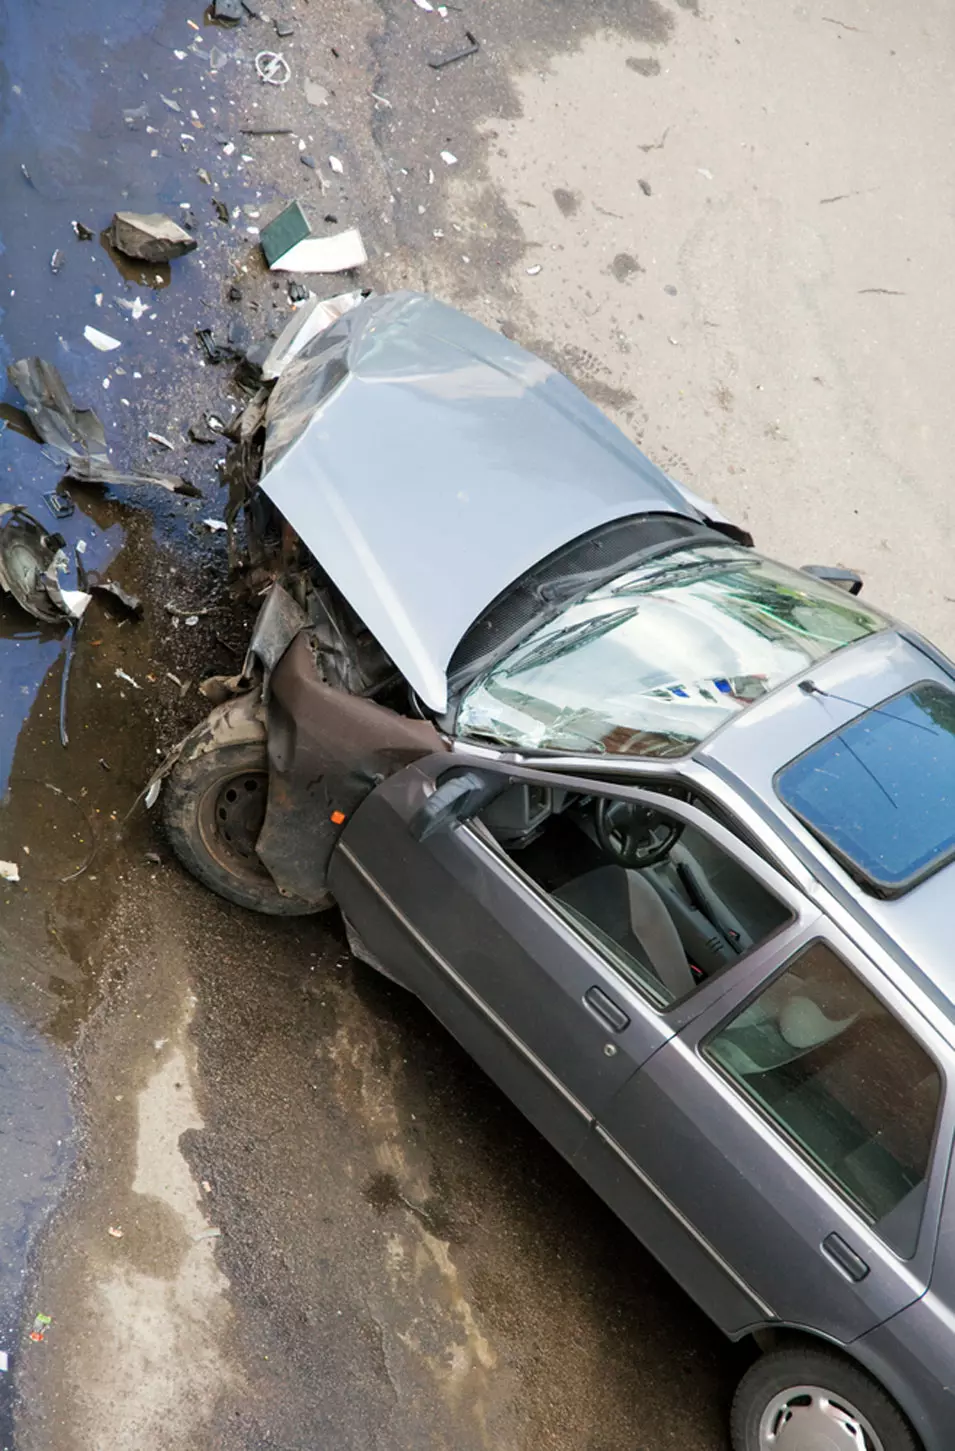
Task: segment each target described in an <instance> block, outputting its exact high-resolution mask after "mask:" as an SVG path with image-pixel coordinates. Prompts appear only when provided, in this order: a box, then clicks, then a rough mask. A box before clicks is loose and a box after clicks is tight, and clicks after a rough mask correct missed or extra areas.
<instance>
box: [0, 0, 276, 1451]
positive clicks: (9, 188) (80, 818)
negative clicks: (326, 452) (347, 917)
mask: <svg viewBox="0 0 955 1451" xmlns="http://www.w3.org/2000/svg"><path fill="white" fill-rule="evenodd" d="M188 14H189V10H188V7H187V6H186V5H184V4H182V3H180V0H175V3H173V0H170V3H168V4H166V5H165V6H160V7H146V6H143V5H142V4H141V3H139V0H115V3H112V4H111V5H110V6H109V9H108V15H107V14H106V13H105V12H104V11H103V9H102V7H101V6H98V5H95V4H93V3H92V0H44V3H42V4H41V3H40V0H0V195H2V197H3V208H2V213H0V369H3V370H5V369H6V367H7V365H8V364H10V363H11V362H13V361H14V360H16V359H19V358H23V357H34V356H38V357H42V358H45V359H47V360H48V361H50V362H51V363H53V364H54V365H55V366H56V367H57V368H58V369H59V370H60V372H61V373H62V375H63V378H64V380H65V382H66V385H67V387H68V388H69V390H70V393H71V396H72V397H74V398H75V399H76V401H77V403H78V404H80V405H85V406H92V407H94V408H95V410H96V412H97V413H98V414H99V416H100V417H101V418H102V420H103V423H104V425H105V429H106V434H107V438H108V439H109V440H110V441H111V443H112V445H113V450H114V455H115V456H114V462H115V464H116V465H117V466H119V467H125V466H128V465H129V464H130V463H140V464H146V465H148V464H150V463H152V462H154V459H153V454H154V449H153V446H152V445H150V444H149V443H148V441H147V437H146V435H147V433H148V432H149V431H150V430H153V431H158V432H162V433H163V434H166V435H171V437H172V439H173V440H174V441H175V445H176V451H175V457H174V459H173V456H172V455H165V456H164V458H163V460H162V466H163V467H165V466H167V464H166V458H169V459H170V460H172V462H171V463H170V465H169V466H170V467H174V468H175V470H176V471H177V472H183V473H187V474H188V475H189V476H190V477H191V478H192V479H193V480H194V481H195V482H197V483H198V484H199V485H200V487H201V488H202V490H203V492H204V494H205V496H206V497H205V499H204V500H201V501H199V502H197V503H195V504H187V503H186V502H185V501H181V500H178V499H177V500H171V499H169V498H167V497H166V496H162V497H158V498H157V497H154V496H152V495H149V496H147V495H146V493H145V492H144V491H143V490H140V491H132V490H129V489H126V490H104V489H102V488H92V487H89V488H87V487H81V486H77V485H73V484H71V485H69V493H70V495H71V496H72V499H73V502H74V504H75V511H74V512H73V513H72V515H71V516H70V517H68V518H65V519H62V520H60V519H54V517H53V514H52V512H51V509H50V506H49V505H48V504H47V503H46V502H45V501H44V498H43V496H44V495H45V494H47V493H48V492H50V491H52V490H54V489H56V487H57V485H58V483H59V481H60V479H61V477H62V474H63V466H62V463H61V462H59V461H57V459H56V458H54V457H52V456H50V455H49V454H48V452H47V451H46V450H44V449H42V448H41V447H40V446H38V444H37V442H36V441H35V439H31V438H30V437H29V436H24V431H23V425H22V420H21V415H18V414H16V413H11V408H10V407H6V408H5V409H4V415H5V416H4V418H3V420H2V421H0V501H9V502H12V503H15V504H19V505H22V506H24V507H25V508H26V509H28V510H29V512H30V513H31V514H33V515H35V516H36V517H37V518H38V519H39V520H40V521H41V522H42V523H43V526H44V528H46V529H48V530H50V531H51V532H52V531H54V530H56V531H58V532H60V533H61V534H62V535H63V537H64V539H65V541H66V547H67V552H68V556H69V558H70V560H71V561H73V560H75V558H76V557H77V549H78V548H79V550H81V551H83V553H82V562H83V564H84V566H85V568H86V569H87V570H88V571H89V573H90V575H91V577H92V578H93V579H94V580H95V579H96V578H98V577H99V578H101V577H103V576H104V575H105V573H106V572H107V570H108V572H109V576H110V578H112V579H115V580H117V581H119V582H120V583H121V584H123V585H124V586H126V587H127V588H129V589H131V590H133V591H135V592H141V591H145V593H146V595H147V598H148V601H149V606H150V607H149V608H148V609H147V612H146V619H145V620H144V621H142V622H131V621H129V620H126V619H124V618H123V616H122V614H121V613H120V612H119V611H118V610H117V609H116V608H115V607H114V606H113V604H112V602H111V601H105V602H104V601H101V600H99V599H97V600H94V601H93V603H91V604H90V606H89V608H88V610H87V612H86V614H85V616H84V618H83V620H82V622H81V625H80V627H79V629H78V630H77V632H76V635H75V654H74V658H73V661H72V668H71V673H70V678H69V689H68V693H67V701H66V705H67V715H66V720H67V726H68V731H69V736H70V744H69V746H68V747H67V748H64V747H63V745H62V744H61V742H60V732H59V718H60V688H61V682H62V672H63V668H64V661H65V647H66V642H67V636H68V634H69V631H68V630H66V629H58V628H53V627H48V626H44V625H40V624H38V622H37V621H36V620H35V619H33V618H31V617H30V616H29V615H28V614H27V613H25V612H24V611H22V610H21V609H20V608H19V607H18V606H17V605H15V604H14V603H13V602H12V601H11V600H10V599H9V598H7V597H2V598H0V859H3V860H4V861H9V862H13V863H15V864H16V866H17V868H18V870H19V875H20V881H19V882H18V883H12V882H0V1113H2V1118H3V1123H4V1134H3V1137H2V1155H3V1159H2V1168H3V1174H2V1187H0V1249H2V1268H0V1349H5V1350H7V1351H8V1352H9V1353H10V1358H11V1370H12V1371H15V1370H16V1363H17V1357H18V1352H19V1349H20V1344H21V1340H20V1335H19V1333H18V1331H17V1322H18V1318H19V1316H20V1314H21V1312H22V1311H23V1307H22V1306H21V1305H20V1304H19V1303H18V1295H19V1293H20V1290H21V1287H22V1284H23V1280H24V1275H25V1273H26V1270H27V1265H28V1261H29V1254H30V1245H31V1241H32V1239H33V1237H34V1235H35V1234H36V1232H37V1230H38V1229H39V1227H40V1225H41V1224H42V1223H43V1221H44V1219H45V1217H46V1216H47V1214H48V1213H49V1211H50V1209H51V1207H52V1206H53V1204H54V1203H55V1201H56V1198H57V1196H58V1194H59V1193H60V1192H61V1191H62V1189H63V1187H64V1185H65V1182H66V1178H67V1171H68V1166H69V1162H70V1153H71V1150H70V1147H69V1145H70V1143H71V1142H72V1139H73V1135H74V1129H75V1126H74V1124H73V1122H72V1119H71V1113H70V1106H69V1077H68V1065H67V1058H66V1055H65V1052H64V1049H66V1048H68V1047H69V1046H71V1045H72V1044H73V1042H74V1040H75V1038H76V1034H77V1031H78V1029H79V1028H80V1027H81V1026H82V1024H83V1022H84V1021H85V1020H86V1018H87V1017H88V1015H89V1013H90V1011H91V1010H92V1008H93V1007H94V1006H95V1004H96V1001H97V997H98V994H99V992H100V991H101V983H100V963H99V961H98V948H99V944H100V942H101V939H102V934H103V931H104V928H105V925H106V923H107V922H108V919H109V915H110V912H111V910H112V908H113V906H114V904H115V902H116V900H117V897H118V895H119V894H120V893H121V892H122V891H123V890H124V882H123V876H124V870H125V867H126V864H127V860H128V856H127V854H128V851H129V850H130V848H129V846H127V845H126V844H124V843H122V842H121V841H120V828H121V824H122V822H123V819H124V817H125V815H126V813H127V812H128V810H129V808H130V806H131V804H132V802H133V801H134V800H135V798H136V796H137V794H138V792H139V790H140V788H141V786H142V783H143V780H144V778H145V776H146V775H148V771H149V769H150V766H151V763H152V762H154V761H155V750H156V737H157V729H158V727H157V720H158V721H160V722H161V721H162V720H163V718H164V715H165V716H170V715H172V716H174V715H175V713H176V710H177V708H178V702H179V696H180V693H181V683H180V684H176V683H173V682H172V681H170V680H167V679H166V673H165V671H164V670H162V669H161V667H160V666H159V665H158V663H157V661H156V658H155V655H156V653H157V652H158V651H159V645H160V642H159V640H158V638H157V636H158V634H159V633H160V632H161V631H165V632H166V634H167V635H168V634H169V631H170V629H171V628H172V626H173V624H174V622H173V621H171V620H170V619H169V618H168V617H167V616H165V615H164V614H163V611H162V600H163V597H164V594H167V593H172V592H175V593H176V594H177V595H178V597H179V598H183V597H188V596H189V591H190V588H191V586H192V581H191V580H190V579H189V578H188V577H185V578H184V577H183V576H182V575H181V574H180V575H179V576H176V577H174V578H170V571H174V570H175V568H176V566H175V565H174V564H173V562H172V559H171V557H170V556H169V555H168V554H167V553H166V552H165V548H164V546H165V544H166V543H168V542H170V541H171V542H173V543H175V542H177V541H178V542H179V543H181V542H182V541H183V540H184V539H190V538H192V535H193V531H194V529H195V523H194V521H195V520H196V519H197V517H201V513H208V512H210V508H209V505H210V504H213V507H214V501H215V499H216V496H217V494H218V492H219V489H220V483H219V478H218V475H217V473H216V459H217V456H218V455H219V454H221V452H222V450H204V451H203V450H199V449H196V448H194V447H192V446H191V445H190V444H189V443H188V440H187V427H188V423H189V421H191V420H192V419H194V418H195V417H196V410H197V408H199V409H201V408H202V407H203V406H205V407H214V408H215V409H216V411H217V412H218V413H219V414H220V416H223V417H225V418H228V417H229V416H230V413H231V412H232V411H234V398H235V395H234V394H233V392H232V390H231V388H230V385H229V382H228V379H226V378H225V377H223V378H221V379H220V377H219V376H218V375H216V374H215V373H214V371H213V370H212V369H209V368H206V367H204V365H203V363H202V361H201V359H200V358H199V357H198V356H197V350H196V344H195V338H194V329H195V327H196V326H197V325H211V324H212V323H213V322H214V321H216V320H217V319H218V318H219V317H220V316H221V312H222V300H223V294H224V289H225V286H227V285H228V283H229V282H231V281H232V280H233V279H234V276H235V273H234V270H233V269H232V268H228V267H227V265H226V253H225V248H226V246H227V244H228V241H229V238H230V232H231V231H232V228H231V227H230V228H224V227H222V225H221V223H220V222H219V220H218V217H217V215H216V213H215V211H214V210H213V208H212V206H211V205H210V188H209V187H208V186H206V185H204V184H203V182H202V181H201V180H200V179H199V177H198V175H197V168H198V167H199V166H203V167H204V168H206V169H207V171H208V172H209V173H211V174H212V175H213V176H214V177H215V185H214V187H213V188H212V190H213V191H214V193H215V194H216V195H221V194H224V195H226V196H227V197H228V200H229V202H230V204H239V203H245V204H249V205H251V204H252V199H253V198H254V197H255V195H256V194H255V192H254V189H253V188H252V185H251V181H250V180H249V178H248V177H247V175H245V172H244V166H243V164H242V163H241V162H240V158H239V155H236V156H235V158H234V161H230V162H229V164H228V165H226V164H224V153H223V151H222V148H221V146H220V144H219V143H217V142H216V141H215V139H214V134H213V132H214V129H215V125H216V120H217V118H218V122H219V123H220V124H221V125H222V126H223V127H224V128H227V129H228V128H230V127H231V126H233V125H234V121H235V118H234V116H233V114H232V109H231V101H230V94H231V92H230V89H229V77H228V75H226V76H225V77H224V78H223V77H220V76H219V74H218V72H214V71H212V69H211V67H210V64H209V61H208V57H207V56H205V55H204V54H203V53H202V47H201V46H198V45H197V46H194V47H193V49H192V50H183V51H181V52H180V55H179V56H177V55H176V54H175V53H174V45H176V44H178V43H180V42H179V39H178V38H179V37H181V36H182V34H183V32H184V31H185V33H186V34H187V35H188V34H189V32H188V31H187V30H186V27H185V20H186V18H187V16H188ZM174 34H175V35H176V36H177V41H176V42H173V41H172V40H171V38H170V37H172V36H173V35H174ZM217 34H218V32H217ZM187 44H188V42H187ZM219 46H220V48H222V49H224V50H226V51H228V50H229V45H228V42H227V41H226V40H225V38H224V37H223V38H222V39H220V41H219ZM207 49H208V47H207ZM180 57H181V58H180ZM161 94H165V95H166V96H169V97H170V98H177V104H178V105H179V106H180V113H179V114H175V113H173V112H171V111H170V110H169V109H168V108H167V107H166V106H165V105H164V104H163V103H162V101H161V99H160V97H161ZM199 107H201V110H202V115H203V116H205V118H206V121H205V122H203V121H202V119H201V117H200V116H199V110H198V108H199ZM131 111H132V112H139V114H138V115H134V116H132V117H128V116H127V115H126V114H124V113H126V112H131ZM134 209H139V210H143V211H162V212H166V213H168V214H170V215H172V216H174V217H175V218H176V219H177V220H180V221H181V220H183V219H185V221H186V222H187V223H188V224H189V225H190V226H194V227H195V230H196V235H197V236H198V237H199V238H200V250H199V253H198V254H197V255H195V256H191V257H188V258H184V259H181V260H180V261H179V262H177V263H176V264H175V265H174V266H173V267H172V268H170V267H169V266H162V265H161V266H153V265H149V266H143V265H142V264H138V263H130V262H129V261H128V259H123V258H121V257H120V256H119V255H118V254H116V253H114V252H113V251H112V250H111V249H109V248H107V247H106V246H105V245H100V244H99V242H98V240H97V238H98V237H99V235H100V233H101V231H102V229H103V228H105V227H106V225H107V224H108V222H109V220H110V217H111V216H112V214H113V212H114V211H116V210H134ZM74 223H78V224H79V226H78V227H75V226H74ZM214 229H216V230H214ZM90 234H91V235H90ZM248 240H249V248H250V250H251V248H252V247H253V245H254V244H253V242H252V239H251V238H249V239H248ZM54 251H56V252H57V253H58V254H59V255H58V257H57V264H56V267H55V269H54V268H53V267H51V260H52V257H53V253H54ZM137 298H139V299H140V303H141V305H137V304H136V302H135V300H136V299H137ZM87 325H91V326H93V327H95V328H97V329H99V330H100V331H102V332H105V333H107V334H108V335H110V336H113V337H116V338H117V339H119V341H120V344H121V346H120V347H119V348H118V349H116V350H115V351H112V352H109V353H106V354H104V353H101V352H99V351H97V350H95V349H94V348H93V347H91V346H90V344H89V343H88V342H87V341H86V340H85V339H84V336H83V330H84V327H85V326H87ZM171 361H172V362H173V363H174V366H172V367H171V366H170V362H171ZM4 399H5V402H6V404H8V405H12V406H13V408H16V407H17V406H18V405H19V404H20V402H21V400H20V398H19V397H18V395H17V394H16V393H15V390H13V389H12V388H11V389H8V390H7V391H6V392H5V393H4ZM5 425H6V426H5ZM26 434H27V435H28V434H29V429H26ZM155 462H157V463H158V460H155ZM207 548H208V546H207ZM193 553H194V554H195V555H196V556H197V558H200V557H201V555H202V549H196V548H194V550H193ZM192 633H194V634H195V635H196V640H190V641H189V642H188V643H187V642H183V646H184V651H183V653H184V654H185V655H188V654H189V652H190V651H191V652H192V653H193V654H195V653H197V651H198V649H199V644H198V642H199V638H200V636H201V635H202V634H203V631H202V630H201V629H200V630H199V631H196V632H192ZM166 653H167V654H168V649H167V650H166ZM119 671H122V672H123V674H122V675H119V674H118V673H117V672H119ZM186 673H187V672H186V670H184V671H183V675H185V674H186ZM189 673H191V674H192V675H193V676H194V674H195V671H194V670H190V672H189ZM126 677H129V679H127V678H126ZM130 680H134V681H135V682H136V684H135V685H134V684H132V683H130ZM41 1308H42V1307H41ZM22 1343H24V1344H26V1343H27V1342H26V1340H25V1337H24V1340H23V1342H22ZM30 1348H31V1350H32V1349H33V1347H30ZM36 1349H37V1351H39V1352H40V1353H42V1351H40V1347H36ZM11 1380H12V1377H11V1376H3V1377H0V1444H2V1445H4V1446H7V1445H9V1444H10V1440H9V1438H10V1434H11V1433H10V1421H9V1415H10V1407H9V1386H10V1384H11Z"/></svg>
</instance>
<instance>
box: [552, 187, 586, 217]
mask: <svg viewBox="0 0 955 1451" xmlns="http://www.w3.org/2000/svg"><path fill="white" fill-rule="evenodd" d="M554 201H555V202H556V203H557V209H558V211H560V212H562V213H563V215H564V216H565V217H573V216H575V215H576V213H577V211H578V209H579V207H580V194H579V192H575V191H568V190H567V188H566V187H563V186H557V187H555V188H554Z"/></svg>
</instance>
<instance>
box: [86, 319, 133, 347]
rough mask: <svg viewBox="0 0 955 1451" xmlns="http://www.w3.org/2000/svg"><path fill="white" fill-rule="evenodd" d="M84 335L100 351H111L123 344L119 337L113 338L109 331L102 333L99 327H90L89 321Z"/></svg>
mask: <svg viewBox="0 0 955 1451" xmlns="http://www.w3.org/2000/svg"><path fill="white" fill-rule="evenodd" d="M83 336H84V338H85V339H86V341H87V342H88V343H92V344H93V347H94V348H96V349H97V351H98V352H100V353H111V352H112V351H113V349H114V348H121V347H122V346H123V345H122V343H121V342H120V341H119V338H111V337H110V335H109V333H101V332H100V330H99V328H96V327H90V325H89V323H87V324H86V327H85V328H84V329H83Z"/></svg>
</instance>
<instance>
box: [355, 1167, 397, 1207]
mask: <svg viewBox="0 0 955 1451" xmlns="http://www.w3.org/2000/svg"><path fill="white" fill-rule="evenodd" d="M361 1192H362V1197H363V1198H364V1199H366V1200H367V1201H368V1203H369V1204H370V1205H371V1207H372V1209H374V1211H375V1213H376V1214H385V1213H387V1211H388V1210H389V1209H395V1208H396V1207H397V1206H398V1205H399V1204H403V1203H404V1196H403V1195H402V1193H401V1186H400V1185H399V1183H398V1180H397V1179H396V1178H395V1176H394V1174H388V1173H385V1172H382V1173H380V1174H372V1176H371V1178H370V1179H369V1180H368V1183H367V1184H366V1185H365V1187H364V1189H363V1190H362V1191H361Z"/></svg>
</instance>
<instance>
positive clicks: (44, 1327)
mask: <svg viewBox="0 0 955 1451" xmlns="http://www.w3.org/2000/svg"><path fill="white" fill-rule="evenodd" d="M52 1324H53V1320H52V1318H51V1316H49V1315H42V1314H41V1315H36V1316H35V1317H34V1320H33V1329H32V1330H31V1331H30V1339H31V1340H35V1341H37V1342H38V1343H39V1342H40V1341H42V1340H43V1339H44V1338H45V1337H46V1332H47V1331H48V1330H49V1328H50V1326H51V1325H52Z"/></svg>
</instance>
